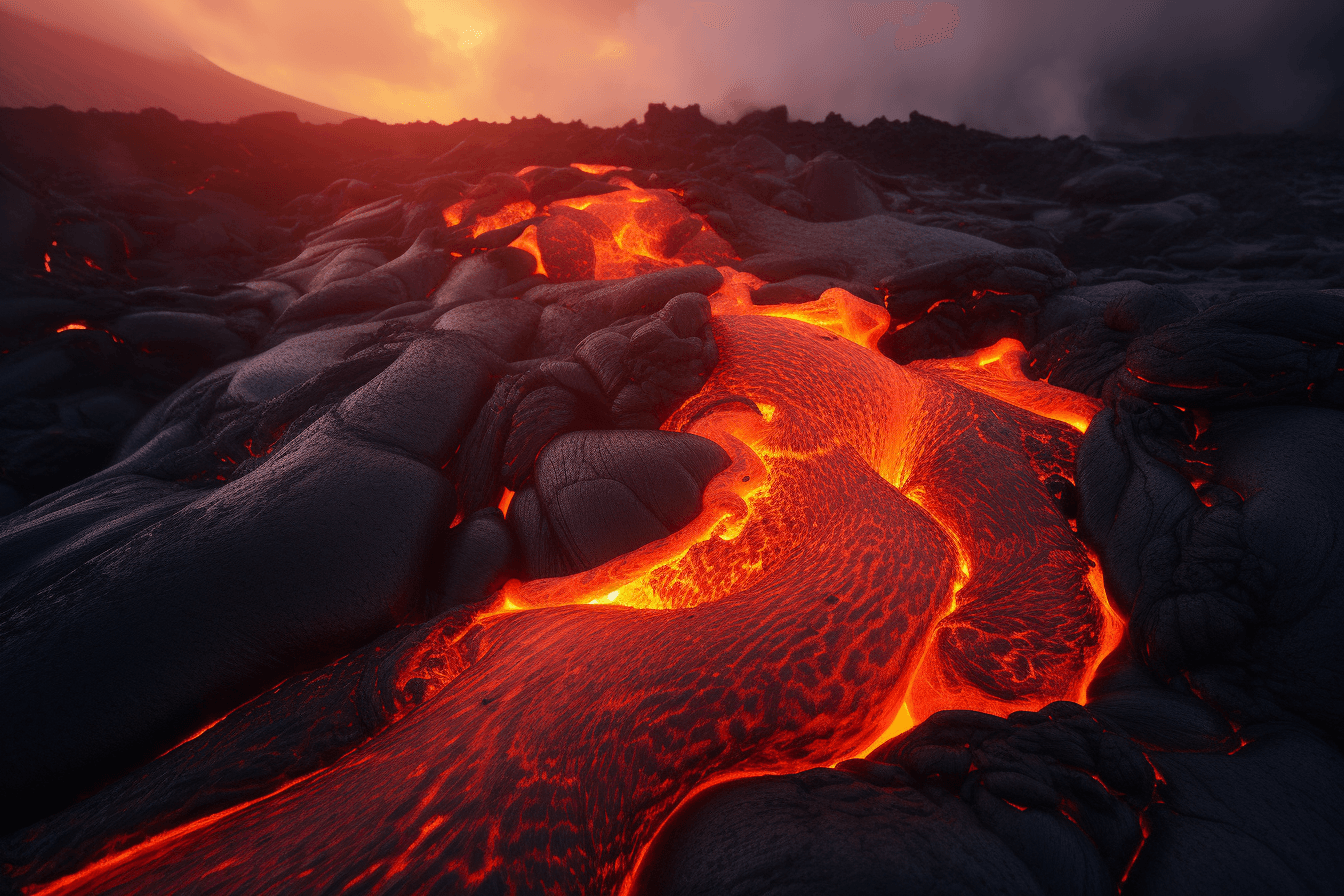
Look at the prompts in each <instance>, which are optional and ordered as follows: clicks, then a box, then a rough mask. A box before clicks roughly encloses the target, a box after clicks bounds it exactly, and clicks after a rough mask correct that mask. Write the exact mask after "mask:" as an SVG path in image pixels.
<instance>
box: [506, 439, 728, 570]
mask: <svg viewBox="0 0 1344 896" xmlns="http://www.w3.org/2000/svg"><path fill="white" fill-rule="evenodd" d="M726 466H728V456H727V455H726V454H725V453H724V452H723V449H722V448H720V447H719V446H718V445H715V444H714V443H713V442H711V441H709V440H708V439H704V438H701V437H699V436H694V435H690V434H686V433H668V432H647V431H633V432H601V431H590V432H575V433H570V434H568V435H564V436H560V437H558V438H556V439H555V440H554V441H552V442H551V443H550V444H549V445H548V446H547V448H546V450H545V451H543V452H542V454H541V457H539V458H538V459H537V467H536V473H535V479H536V486H535V488H533V489H529V490H528V494H526V495H525V494H524V493H523V492H519V494H518V496H517V497H516V498H515V499H514V501H515V503H516V502H518V501H519V500H522V501H523V502H524V503H523V504H521V505H518V506H517V508H516V509H514V510H511V512H510V514H509V519H510V524H511V526H512V527H513V530H514V534H515V536H516V537H517V539H518V542H519V545H520V547H521V549H522V553H523V557H524V559H525V562H526V564H527V568H528V571H529V573H530V574H531V575H532V576H533V577H544V576H553V575H563V574H566V573H569V572H577V571H579V570H583V569H591V568H592V567H594V566H598V565H600V564H602V563H604V562H606V561H607V560H610V559H612V558H613V557H617V556H619V555H621V554H623V553H626V552H627V551H630V550H633V549H634V548H636V547H640V546H641V545H644V544H647V543H648V542H650V541H654V540H656V539H659V538H665V537H666V536H667V535H668V534H670V533H672V532H675V531H676V530H677V529H680V528H681V527H682V526H684V525H686V524H687V523H688V522H690V521H691V520H692V519H694V518H695V516H696V514H698V513H699V512H700V496H701V493H702V492H703V491H704V488H705V486H706V485H707V484H708V482H709V480H710V479H711V478H713V477H714V475H715V474H716V473H718V472H719V471H720V470H722V469H724V468H725V467H726Z"/></svg>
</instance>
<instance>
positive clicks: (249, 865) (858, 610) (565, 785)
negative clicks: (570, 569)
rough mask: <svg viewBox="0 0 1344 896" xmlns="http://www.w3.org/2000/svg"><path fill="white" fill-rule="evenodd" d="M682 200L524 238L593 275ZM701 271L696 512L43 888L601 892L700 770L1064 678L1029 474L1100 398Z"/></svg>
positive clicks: (783, 766)
mask: <svg viewBox="0 0 1344 896" xmlns="http://www.w3.org/2000/svg"><path fill="white" fill-rule="evenodd" d="M675 205H676V203H675V200H670V199H669V200H664V199H662V198H659V196H657V195H655V191H643V190H639V189H638V188H636V187H634V186H633V184H631V185H630V186H629V188H628V189H627V190H626V191H623V192H619V193H608V194H604V195H601V196H597V197H584V198H583V199H580V200H563V201H561V202H559V203H553V204H552V205H551V206H550V207H549V208H548V211H547V217H546V218H545V219H544V220H543V221H542V222H541V223H540V224H537V225H535V228H531V227H530V228H529V229H528V232H532V233H533V234H534V239H533V241H532V243H530V244H529V243H526V242H523V241H522V238H520V242H519V243H518V244H519V245H525V246H529V247H536V249H537V251H539V253H540V255H539V260H540V261H541V262H542V263H543V264H544V267H545V269H546V270H547V271H551V272H556V271H566V272H568V273H573V272H574V271H575V270H579V269H580V268H582V266H583V265H585V264H588V259H590V258H591V259H592V265H593V272H594V273H595V274H596V275H597V276H627V275H628V274H629V273H637V272H640V271H643V270H647V269H649V268H648V267H647V265H650V264H663V265H666V264H672V263H689V259H690V258H692V257H695V258H697V259H699V258H705V257H707V254H701V255H697V254H696V253H697V252H699V251H700V249H695V250H691V249H690V248H689V247H691V246H692V245H693V244H695V242H696V240H697V239H701V237H702V236H704V235H705V234H707V233H708V231H705V230H700V229H697V230H696V232H695V233H694V234H691V236H690V237H688V238H687V239H686V240H685V241H684V242H683V243H682V244H681V245H680V246H677V247H676V248H675V251H673V249H672V245H671V242H669V240H672V234H674V232H678V231H677V228H678V227H680V228H682V231H680V232H683V233H690V231H691V227H690V225H687V224H684V223H681V222H685V221H687V220H695V219H694V218H693V216H692V217H690V218H688V217H687V216H688V214H689V213H686V212H685V211H684V210H681V211H678V210H677V209H679V208H680V207H679V206H677V208H673V206H675ZM561 209H564V211H561ZM524 211H528V210H527V209H516V210H513V211H509V210H508V207H506V208H505V209H504V210H502V211H501V212H499V214H500V215H505V213H506V212H507V215H506V217H507V216H516V215H520V214H522V213H523V212H524ZM532 211H535V210H532ZM576 215H584V216H586V218H582V219H581V218H579V217H576ZM526 217H532V215H531V214H530V213H529V214H528V215H527V216H526ZM525 219H526V218H518V219H517V220H525ZM552 222H558V223H555V224H554V225H552ZM697 223H698V222H697ZM492 226H493V225H492ZM548 227H550V228H551V230H550V232H548V229H547V228H548ZM709 235H710V236H712V234H709ZM677 239H680V237H677ZM714 239H718V238H717V237H714ZM584 240H588V244H587V245H588V249H587V254H585V252H584V251H581V250H582V249H583V241H584ZM701 245H702V246H704V245H709V241H708V240H707V239H705V240H702V242H701ZM715 251H717V250H715ZM688 253H689V254H688ZM575 257H578V259H579V261H578V262H575V260H574V259H575ZM585 271H586V268H585V269H583V270H581V271H580V272H581V273H583V272H585ZM622 272H624V273H622ZM725 274H726V283H725V286H724V288H723V289H722V290H720V292H719V293H718V294H716V295H715V296H714V297H713V299H712V303H713V306H714V319H713V324H712V326H713V332H714V337H715V340H716V342H717V345H718V350H719V355H720V361H719V364H718V366H717V367H716V369H715V371H714V373H713V374H712V376H711V377H710V379H709V381H708V382H707V384H706V385H705V386H704V388H703V389H702V390H701V392H700V393H698V394H697V395H696V396H694V397H693V398H691V399H690V400H689V401H687V402H686V403H685V404H684V405H683V406H682V407H681V408H680V409H679V410H678V411H677V412H676V413H675V414H674V415H673V416H672V417H671V418H670V419H669V420H668V422H667V424H666V426H665V428H667V429H674V430H681V431H686V432H693V433H697V434H700V435H702V436H705V437H707V438H711V439H713V440H715V441H716V442H718V443H719V444H720V445H721V446H722V447H723V448H724V449H725V450H726V451H727V452H728V453H729V455H730V457H731V458H732V463H731V465H730V466H729V468H728V469H726V470H725V471H724V472H723V473H721V474H720V475H719V476H718V477H717V478H716V479H715V480H714V481H713V482H712V483H711V484H710V486H709V488H708V490H707V491H706V493H705V497H704V505H703V511H702V512H701V514H700V515H699V516H698V517H697V519H696V520H695V521H694V522H692V523H691V524H690V525H688V526H686V527H685V528H683V529H682V530H680V531H678V532H675V533H673V534H672V535H671V536H669V537H668V538H666V539H663V540H661V541H658V542H655V543H652V544H650V545H647V546H645V547H644V548H641V549H639V550H636V551H634V552H632V553H630V554H626V555H624V556H622V557H618V558H616V559H615V560H612V561H610V562H609V563H606V564H604V565H602V566H600V567H597V568H596V569H593V570H589V571H587V572H584V573H581V574H578V575H574V576H569V577H566V578H562V579H546V580H536V581H531V582H526V583H521V582H513V583H510V584H509V585H508V586H506V587H505V588H504V589H503V590H502V591H501V592H500V594H498V595H497V596H496V598H495V600H494V601H493V602H492V605H491V606H490V608H489V609H488V610H486V611H483V612H482V613H480V614H479V615H478V616H477V617H476V618H475V620H474V621H472V622H471V623H470V624H469V625H467V626H466V627H465V628H459V629H456V630H451V631H446V632H445V634H444V636H443V637H442V638H439V639H431V640H430V641H428V642H426V644H425V645H424V646H423V647H422V648H421V649H420V651H419V652H418V653H416V654H415V655H414V656H412V657H411V658H410V659H408V660H406V667H405V668H404V669H403V670H402V678H403V680H409V679H411V678H424V679H426V680H428V681H429V682H430V688H429V693H428V696H427V697H426V699H425V701H424V703H423V704H422V705H420V706H419V707H418V708H416V709H414V710H413V711H411V712H409V713H408V714H407V715H406V716H405V717H404V718H402V719H400V721H398V722H397V723H396V724H395V725H393V726H392V727H391V728H389V729H388V730H386V731H385V732H384V733H383V734H381V735H379V736H378V737H376V738H375V739H373V740H372V741H370V742H368V743H367V744H365V745H364V746H363V747H362V748H360V749H358V750H357V751H355V752H354V753H352V754H350V755H348V756H346V757H345V758H344V759H342V760H340V761H338V762H337V763H335V764H334V765H333V766H331V767H330V768H328V769H326V770H324V771H322V772H320V773H317V774H315V775H313V776H311V777H308V778H305V779H303V780H301V781H299V782H297V783H295V784H293V786H289V787H287V788H285V789H283V790H281V791H279V792H276V793H274V794H272V795H271V796H270V797H268V798H265V799H262V800H259V801H257V802H255V803H252V804H248V805H245V806H242V807H239V808H236V809H233V810H230V811H228V812H225V813H222V814H221V815H219V816H215V817H214V818H211V819H207V820H205V821H204V822H198V823H193V824H191V825H189V826H186V827H184V828H181V829H179V830H177V831H175V832H171V833H170V834H168V835H165V836H163V837H161V838H158V839H157V840H155V841H153V842H150V843H146V844H143V845H142V846H140V847H138V848H135V849H133V850H130V851H128V852H126V853H123V854H120V855H116V856H112V857H109V858H108V859H105V860H103V861H101V862H99V863H98V864H97V865H96V866H93V867H91V868H89V869H86V871H84V872H81V873H79V874H76V875H74V876H72V877H70V878H67V879H64V880H62V881H58V882H56V883H55V884H54V885H53V886H52V887H51V888H50V889H48V890H44V892H61V893H93V892H98V893H138V892H168V891H171V890H183V889H188V890H192V891H197V892H203V891H212V892H213V891H218V892H258V893H260V892H265V893H309V892H338V891H339V892H344V891H347V890H352V889H353V890H360V891H368V892H375V891H376V892H397V893H401V892H422V891H428V890H431V889H432V890H434V891H439V892H454V893H458V892H479V893H486V892H489V893H497V892H498V893H504V892H527V893H532V892H545V893H556V894H560V893H612V892H618V891H621V890H622V889H623V888H625V887H627V886H628V882H629V881H630V880H631V879H632V876H633V874H634V871H635V869H636V866H637V863H638V861H639V859H640V857H641V855H642V854H643V852H644V851H645V850H646V849H647V847H648V845H649V843H650V842H651V841H652V839H653V838H654V836H655V834H656V833H657V831H658V830H659V828H660V826H661V825H662V824H663V823H664V822H665V821H666V819H667V818H668V817H669V816H670V815H671V813H672V812H673V811H674V810H675V809H676V807H677V806H678V805H680V804H681V803H682V802H683V801H684V800H685V799H686V798H687V797H688V796H689V795H691V794H693V793H695V792H697V791H698V790H701V789H703V788H704V787H707V786H710V785H713V784H715V783H718V782H721V781H725V780H729V779H732V778H736V777H743V776H747V775H759V774H764V773H775V772H781V773H782V772H795V771H799V770H802V769H806V768H809V767H813V766H816V765H829V764H833V763H836V762H838V761H841V760H843V759H846V758H849V757H853V756H855V755H859V754H861V753H863V752H865V751H866V750H867V749H869V748H870V747H871V746H873V745H874V743H875V741H878V740H880V739H882V738H884V737H885V736H889V735H890V734H891V733H892V732H893V731H895V730H898V729H899V728H901V727H902V726H908V725H909V724H910V723H912V722H913V721H914V720H915V719H917V718H920V717H923V716H925V715H927V714H928V713H930V712H933V711H935V710H939V709H945V708H954V707H955V708H975V709H984V710H989V711H994V712H1003V711H1005V710H1011V709H1018V708H1036V707H1038V706H1039V705H1041V704H1043V703H1047V702H1049V701H1052V700H1057V699H1079V698H1081V697H1082V696H1083V695H1084V694H1085V689H1086V684H1087V682H1088V681H1089V680H1090V678H1091V675H1092V674H1093V672H1094V671H1095V669H1096V666H1097V664H1098V663H1099V661H1100V659H1101V657H1102V656H1103V655H1104V653H1105V652H1107V651H1108V650H1109V649H1110V648H1111V647H1112V646H1113V645H1114V644H1115V643H1116V641H1117V639H1118V637H1119V624H1118V622H1117V620H1116V619H1115V617H1114V615H1113V614H1111V613H1110V612H1109V611H1108V609H1107V607H1106V606H1105V602H1104V595H1102V594H1100V592H1099V590H1097V588H1098V586H1097V585H1096V584H1095V582H1094V581H1093V580H1094V579H1097V578H1098V577H1097V576H1095V575H1094V574H1093V566H1092V563H1091V561H1090V558H1089V556H1088V554H1087V552H1086V551H1085V549H1084V548H1083V546H1082V545H1081V543H1080V542H1079V541H1078V540H1077V537H1076V536H1075V535H1074V533H1073V531H1072V529H1071V527H1070V525H1069V523H1068V520H1067V519H1065V517H1064V516H1063V515H1062V514H1061V512H1060V511H1059V509H1057V507H1056V506H1055V504H1054V503H1053V501H1052V499H1051V497H1050V495H1049V494H1048V492H1047V490H1046V488H1045V486H1044V485H1043V484H1042V483H1043V480H1045V479H1046V478H1047V477H1049V476H1051V475H1052V474H1068V473H1069V472H1070V471H1071V467H1072V458H1073V454H1074V452H1075V450H1076V449H1077V446H1078V442H1079V439H1080V430H1081V429H1083V428H1085V426H1086V420H1087V419H1088V418H1089V417H1090V415H1091V412H1092V411H1093V410H1095V406H1096V403H1095V402H1093V401H1092V400H1090V399H1086V398H1080V397H1079V396H1076V395H1072V394H1071V393H1067V392H1064V391H1063V390H1060V389H1055V388H1053V387H1050V386H1048V385H1045V384H1042V383H1033V382H1030V381H1028V380H1026V379H1025V378H1024V377H1022V375H1021V373H1020V364H1018V363H1017V360H1016V358H1015V355H1014V352H1015V351H1020V346H1017V347H1014V345H1012V344H1010V343H1001V344H1000V345H998V346H995V347H993V348H992V349H990V350H987V351H985V352H982V353H980V354H979V355H977V356H975V357H973V358H968V359H957V360H952V361H940V362H923V363H920V364H913V365H909V366H906V367H902V366H899V365H897V364H895V363H893V362H891V361H889V360H888V359H886V358H884V357H883V356H881V355H880V354H878V353H877V351H876V350H875V349H874V346H875V344H876V340H877V338H878V337H879V336H880V335H881V334H882V332H883V331H884V330H885V328H886V326H887V323H888V320H887V318H886V314H885V312H884V311H882V309H880V308H878V307H877V306H874V305H870V304H867V303H864V302H862V301H860V300H859V299H856V298H855V297H853V296H851V295H849V294H848V293H845V292H843V291H841V290H830V291H828V292H827V293H826V294H825V295H823V297H822V298H821V299H819V300H817V301H816V302H813V303H810V304H808V305H792V306H770V307H759V308H758V307H755V306H752V305H751V303H750V299H749V289H750V288H751V286H752V285H754V284H755V283H756V282H757V281H754V279H753V278H750V277H747V276H746V275H742V274H739V273H736V272H734V271H732V270H730V269H725ZM553 276H554V273H553ZM1061 421H1063V422H1061ZM506 500H507V499H506ZM504 506H507V504H506V503H505V505H504ZM427 670H434V671H427Z"/></svg>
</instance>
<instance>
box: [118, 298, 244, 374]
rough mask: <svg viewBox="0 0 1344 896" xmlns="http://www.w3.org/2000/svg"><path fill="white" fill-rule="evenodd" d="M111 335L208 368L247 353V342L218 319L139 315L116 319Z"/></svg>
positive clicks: (171, 313) (162, 313)
mask: <svg viewBox="0 0 1344 896" xmlns="http://www.w3.org/2000/svg"><path fill="white" fill-rule="evenodd" d="M112 332H113V333H115V334H116V335H118V336H120V337H121V338H122V339H125V340H126V341H127V342H128V343H130V344H131V345H133V346H136V347H137V348H144V349H146V350H149V351H172V352H177V353H181V354H185V355H189V356H191V357H192V358H194V359H199V361H200V363H202V364H203V365H206V366H209V367H217V366H219V365H221V364H225V363H228V362H229V361H236V360H238V359H239V358H242V357H244V356H246V355H247V354H249V353H250V351H251V346H250V345H249V343H248V341H247V340H246V339H244V338H243V337H241V336H239V335H238V334H237V333H235V332H234V331H233V330H231V329H230V328H229V326H228V325H227V324H226V323H224V322H223V321H221V320H220V319H219V318H217V317H213V316H210V315H205V314H186V313H183V312H180V311H141V312H137V313H135V314H128V315H126V316H125V317H121V318H118V319H117V320H116V321H115V322H114V323H113V324H112Z"/></svg>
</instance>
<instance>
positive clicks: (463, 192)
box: [0, 105, 1344, 896]
mask: <svg viewBox="0 0 1344 896" xmlns="http://www.w3.org/2000/svg"><path fill="white" fill-rule="evenodd" d="M0 208H2V210H3V219H0V290H2V291H3V294H2V295H0V514H3V515H0V731H2V732H3V734H2V735H0V893H11V892H12V893H16V894H17V893H25V894H74V893H80V894H93V893H99V894H103V893H107V894H133V893H183V894H187V893H189V894H205V893H212V894H215V893H218V894H253V893H268V894H272V893H274V894H284V893H289V894H309V893H322V894H337V893H368V894H411V893H473V894H482V896H484V894H533V893H546V894H612V896H617V894H619V896H655V894H658V896H672V894H679V896H681V894H685V896H689V894H710V893H714V894H718V893H732V894H739V896H786V894H790V896H792V894H812V893H828V894H846V896H859V894H898V893H899V894H905V893H911V894H914V893H921V894H923V893H938V894H968V896H969V894H987V893H993V894H1005V896H1008V894H1011V896H1019V894H1020V896H1029V894H1030V896H1038V894H1040V896H1045V894H1048V896H1076V894H1113V893H1121V894H1125V896H1131V894H1133V896H1150V894H1151V896H1167V894H1171V896H1177V894H1179V896H1189V894H1227V893H1248V894H1250V893H1280V894H1297V893H1303V894H1307V893H1311V894H1330V893H1336V892H1338V891H1339V887H1340V882H1341V880H1344V819H1342V818H1341V815H1340V807H1341V806H1344V755H1342V754H1341V746H1342V745H1344V697H1342V696H1341V694H1344V651H1341V650H1340V649H1339V646H1338V645H1339V643H1340V641H1341V640H1344V584H1341V583H1342V582H1344V451H1342V450H1341V449H1344V413H1341V411H1342V410H1344V139H1341V138H1338V137H1328V136H1311V135H1297V134H1292V133H1285V134H1281V135H1276V136H1230V137H1220V138H1207V139H1199V140H1172V141H1165V142H1160V143H1148V144H1123V145H1122V144H1107V143H1098V142H1093V141H1090V140H1088V139H1086V138H1078V139H1072V138H1063V137H1061V138H1058V139H1054V140H1046V139H1044V138H1039V137H1038V138H1031V139H1009V138H1004V137H1000V136H997V135H994V134H989V133H985V132H981V131H975V130H968V129H967V128H965V127H961V126H957V127H954V126H951V125H948V124H945V123H942V122H939V121H935V120H933V119H930V118H927V117H924V116H920V115H919V114H918V113H914V114H912V115H911V118H910V120H909V121H908V122H889V121H886V120H885V119H878V120H876V121H873V122H872V123H870V124H868V125H865V126H855V125H853V124H850V123H848V122H846V121H844V120H843V119H841V118H840V117H839V116H836V115H832V116H830V117H828V118H827V119H826V120H825V121H824V122H820V123H809V122H799V121H790V120H789V117H788V114H787V111H786V110H785V109H784V108H783V107H780V108H777V109H772V110H767V111H761V112H754V113H751V114H749V115H747V116H746V117H744V118H743V119H741V120H740V121H738V122H737V123H735V124H730V125H717V124H714V123H712V122H710V121H708V120H707V119H705V118H704V117H702V116H701V114H700V111H699V109H698V107H694V106H692V107H688V108H671V109H669V108H667V107H666V106H663V105H651V106H650V107H649V109H648V113H647V114H646V115H645V117H644V120H643V121H642V122H636V121H631V122H630V123H628V124H626V125H625V126H623V127H620V128H609V129H601V128H590V127H586V126H584V125H583V124H582V123H577V122H576V123H570V124H560V123H555V122H551V121H548V120H546V119H544V118H536V119H515V120H513V121H512V122H510V123H509V124H489V123H482V122H477V121H462V122H458V123H456V124H453V125H447V126H443V125H437V124H432V123H431V124H422V123H415V124H407V125H384V124H380V123H378V122H373V121H369V120H365V119H357V120H352V121H347V122H345V123H343V124H339V125H336V124H325V125H311V124H303V123H300V122H299V120H298V118H297V117H296V116H294V115H293V114H292V113H274V114H264V115H256V116H252V117H250V118H244V119H241V120H239V121H237V122H236V123H233V124H199V123H196V122H189V121H180V120H178V119H177V118H175V117H174V116H172V115H171V114H169V113H167V112H164V111H162V110H146V111H144V112H141V113H139V114H120V113H99V112H88V113H74V112H69V111H67V110H65V109H62V108H59V107H52V108H48V109H21V110H16V109H0Z"/></svg>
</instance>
